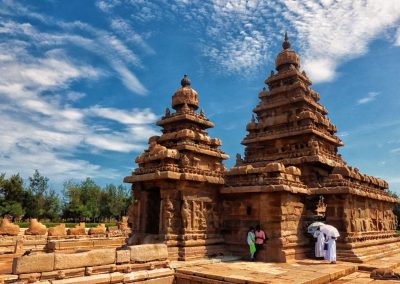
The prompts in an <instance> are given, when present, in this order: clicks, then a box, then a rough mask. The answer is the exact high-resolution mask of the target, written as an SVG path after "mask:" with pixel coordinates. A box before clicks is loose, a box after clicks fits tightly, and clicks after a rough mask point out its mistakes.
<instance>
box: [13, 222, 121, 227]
mask: <svg viewBox="0 0 400 284" xmlns="http://www.w3.org/2000/svg"><path fill="white" fill-rule="evenodd" d="M61 223H62V222H42V224H43V225H45V226H46V227H47V228H51V227H55V226H57V225H59V224H61ZM15 224H17V225H18V226H20V227H21V228H28V227H29V222H17V223H15ZM64 224H65V227H67V228H73V227H75V225H76V224H79V223H64ZM98 224H100V223H85V225H86V228H92V227H96V226H97V225H98ZM104 224H105V225H106V227H107V228H108V227H112V226H116V225H117V223H104Z"/></svg>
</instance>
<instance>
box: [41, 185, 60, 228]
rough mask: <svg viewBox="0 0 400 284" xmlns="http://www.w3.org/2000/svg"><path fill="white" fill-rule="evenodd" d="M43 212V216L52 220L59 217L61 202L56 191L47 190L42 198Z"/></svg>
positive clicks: (56, 219)
mask: <svg viewBox="0 0 400 284" xmlns="http://www.w3.org/2000/svg"><path fill="white" fill-rule="evenodd" d="M44 208H45V212H44V214H43V217H44V218H47V219H49V220H52V221H58V220H59V219H60V211H61V202H60V198H59V197H58V195H57V193H56V192H55V191H54V190H52V189H51V190H49V191H48V192H47V193H46V195H45V199H44Z"/></svg>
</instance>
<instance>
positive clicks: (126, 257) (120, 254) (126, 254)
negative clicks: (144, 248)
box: [116, 249, 131, 263]
mask: <svg viewBox="0 0 400 284" xmlns="http://www.w3.org/2000/svg"><path fill="white" fill-rule="evenodd" d="M116 253H117V263H127V262H130V261H131V251H130V250H128V249H123V250H117V252H116Z"/></svg>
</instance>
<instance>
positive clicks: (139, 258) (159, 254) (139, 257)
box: [129, 244, 168, 262]
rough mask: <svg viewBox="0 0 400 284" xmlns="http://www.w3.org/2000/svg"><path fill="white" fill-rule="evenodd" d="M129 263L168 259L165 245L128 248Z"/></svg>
mask: <svg viewBox="0 0 400 284" xmlns="http://www.w3.org/2000/svg"><path fill="white" fill-rule="evenodd" d="M129 249H130V251H131V261H134V262H147V261H154V260H162V259H167V258H168V249H167V246H166V245H165V244H148V245H137V246H130V247H129Z"/></svg>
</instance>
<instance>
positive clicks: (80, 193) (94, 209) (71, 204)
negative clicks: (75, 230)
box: [63, 178, 101, 221]
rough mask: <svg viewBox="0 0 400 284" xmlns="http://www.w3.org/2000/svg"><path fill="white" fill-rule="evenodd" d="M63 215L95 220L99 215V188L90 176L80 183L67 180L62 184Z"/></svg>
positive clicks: (75, 218)
mask: <svg viewBox="0 0 400 284" xmlns="http://www.w3.org/2000/svg"><path fill="white" fill-rule="evenodd" d="M64 195H65V199H66V202H65V204H64V209H63V215H64V217H65V218H73V219H74V220H77V219H82V218H84V219H89V220H91V221H95V220H96V219H98V218H99V217H100V206H99V205H100V204H99V203H100V197H101V188H100V187H99V186H98V185H97V184H96V183H95V182H94V181H93V180H92V179H90V178H87V179H86V180H84V181H82V182H81V183H73V182H71V181H68V182H66V183H65V184H64Z"/></svg>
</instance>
